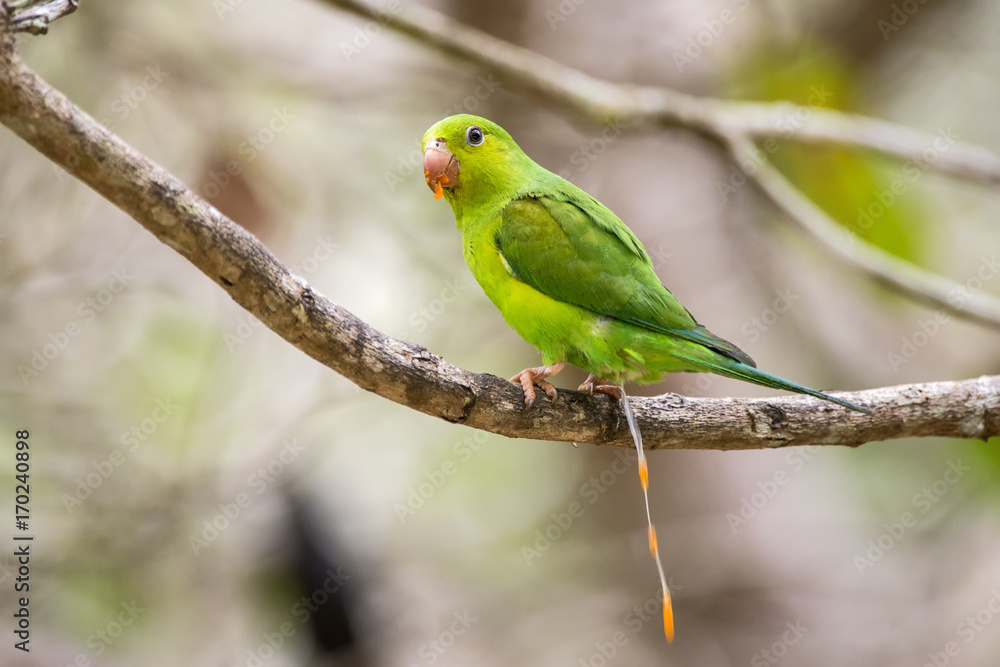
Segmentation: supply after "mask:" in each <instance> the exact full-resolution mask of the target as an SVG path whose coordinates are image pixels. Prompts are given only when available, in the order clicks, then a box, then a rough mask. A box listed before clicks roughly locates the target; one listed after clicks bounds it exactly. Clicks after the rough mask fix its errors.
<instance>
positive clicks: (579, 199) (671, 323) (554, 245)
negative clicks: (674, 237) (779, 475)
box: [496, 190, 754, 366]
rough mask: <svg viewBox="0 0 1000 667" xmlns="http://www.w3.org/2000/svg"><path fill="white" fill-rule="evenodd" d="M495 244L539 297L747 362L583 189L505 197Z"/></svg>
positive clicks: (620, 224)
mask: <svg viewBox="0 0 1000 667" xmlns="http://www.w3.org/2000/svg"><path fill="white" fill-rule="evenodd" d="M496 244H497V248H498V249H499V251H500V254H501V255H502V256H503V258H504V260H505V261H506V262H507V265H508V266H509V267H510V271H511V273H512V274H513V275H514V277H515V278H517V279H518V280H521V281H522V282H524V283H527V284H528V285H531V286H532V287H534V288H535V289H537V290H538V291H539V292H541V293H543V294H545V295H546V296H549V297H551V298H553V299H556V300H558V301H563V302H565V303H571V304H573V305H576V306H580V307H581V308H585V309H587V310H590V311H592V312H594V313H598V314H600V315H604V316H607V317H613V318H615V319H618V320H622V321H624V322H629V323H631V324H634V325H637V326H641V327H645V328H647V329H651V330H653V331H658V332H661V333H664V334H667V335H670V336H674V337H677V338H681V339H685V340H689V341H691V342H694V343H698V344H700V345H704V346H705V347H708V348H711V349H713V350H715V351H717V352H719V353H721V354H723V355H724V356H726V357H729V358H731V359H734V360H736V361H740V362H742V363H745V364H748V365H750V366H753V365H754V362H753V360H752V359H750V357H749V356H747V355H746V354H745V353H744V352H743V351H741V350H740V349H739V348H737V347H736V346H735V345H733V344H732V343H729V342H727V341H725V340H723V339H721V338H719V337H718V336H716V335H714V334H712V333H711V332H710V331H708V330H707V329H706V328H705V327H703V326H701V325H699V324H698V323H697V322H696V321H695V319H694V317H692V315H691V313H690V312H688V310H687V309H686V308H685V307H684V306H682V305H681V304H680V302H678V301H677V299H675V298H674V296H673V295H672V294H671V293H670V292H669V291H668V290H667V288H666V287H664V286H663V285H662V284H661V283H660V280H659V278H657V277H656V273H655V272H654V271H653V265H652V262H651V261H650V259H649V255H648V254H647V253H646V251H645V249H643V247H642V244H641V243H640V242H639V239H637V238H636V237H635V235H634V234H633V233H632V232H631V230H629V228H628V227H626V226H625V224H624V223H623V222H622V221H621V220H619V219H618V217H617V216H615V214H614V213H612V212H611V211H610V210H608V209H607V208H606V207H605V206H604V205H603V204H601V203H599V202H598V201H597V200H595V199H594V198H592V197H591V196H590V195H588V194H586V193H585V192H583V191H582V190H580V191H579V192H572V191H570V192H566V193H557V194H555V195H552V194H542V193H528V194H527V195H525V196H523V197H521V198H519V199H516V200H513V201H511V202H510V203H509V204H508V205H507V206H506V207H505V208H504V210H503V213H502V221H501V224H500V228H499V231H498V232H497V236H496Z"/></svg>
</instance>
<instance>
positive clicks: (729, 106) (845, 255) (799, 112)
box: [325, 0, 1000, 328]
mask: <svg viewBox="0 0 1000 667" xmlns="http://www.w3.org/2000/svg"><path fill="white" fill-rule="evenodd" d="M325 1H326V2H327V3H328V4H331V5H335V6H337V7H340V8H342V9H345V10H347V11H350V12H352V13H354V14H356V15H358V16H361V17H363V18H367V19H371V20H374V21H377V22H379V23H380V24H383V25H388V26H389V27H391V28H394V29H395V30H397V31H399V32H401V33H404V34H406V35H409V36H411V37H414V38H415V39H417V40H419V41H421V42H423V43H426V44H429V45H431V46H433V47H435V48H437V49H438V50H440V51H442V52H444V53H446V54H449V55H454V56H457V57H459V58H462V59H463V60H466V61H468V62H470V63H472V64H474V65H476V66H479V67H482V68H485V69H487V70H489V71H490V72H491V73H494V74H496V75H497V76H498V77H502V78H505V79H506V80H507V81H508V83H509V84H511V85H512V86H514V87H519V88H521V89H522V90H525V91H527V92H529V93H531V94H534V95H536V96H538V97H540V98H541V99H543V100H545V101H546V102H550V103H555V104H557V105H559V106H562V107H564V108H567V109H569V110H570V111H572V112H574V113H577V114H582V115H583V116H585V117H587V118H589V119H591V120H593V121H595V122H599V123H606V122H609V121H611V120H612V119H622V120H625V121H626V122H627V123H628V125H629V127H637V126H641V125H642V124H644V123H645V124H656V125H660V126H663V127H672V128H681V129H686V130H689V131H691V132H694V133H696V134H699V135H701V136H702V137H705V138H706V139H708V140H710V141H712V142H714V143H716V144H718V145H720V146H722V147H724V148H725V149H727V150H729V151H730V152H731V153H732V154H733V156H734V157H736V155H735V153H736V152H737V151H738V152H739V153H740V155H745V154H747V151H749V150H750V146H751V145H752V141H753V140H754V139H768V138H779V139H781V140H782V141H787V140H790V139H794V140H796V141H800V142H805V143H816V144H836V145H841V146H850V147H853V148H857V149H861V150H864V151H867V152H871V153H875V154H880V155H884V156H887V157H891V158H893V159H897V160H902V161H905V162H910V163H915V164H918V165H920V167H921V169H929V170H936V171H939V172H941V173H944V174H948V175H951V176H954V177H958V178H962V179H965V180H972V181H978V182H981V183H984V184H988V185H995V184H998V183H1000V157H998V156H997V155H995V154H994V153H992V152H990V151H988V150H986V149H985V148H982V147H979V146H974V145H971V144H967V143H963V142H960V141H955V140H954V139H953V138H951V137H949V143H948V146H947V149H946V150H941V149H940V148H939V147H935V142H938V141H939V140H940V137H939V136H938V135H934V134H927V133H924V132H919V131H917V130H914V129H911V128H908V127H904V126H901V125H897V124H895V123H890V122H887V121H883V120H879V119H875V118H869V117H866V116H861V115H858V114H851V113H845V112H841V111H836V110H833V109H825V108H822V107H819V106H802V105H797V104H793V103H791V102H742V101H729V100H720V99H714V98H709V97H696V96H694V95H687V94H685V93H681V92H679V91H676V90H671V89H669V88H665V87H655V86H636V85H629V84H616V83H611V82H608V81H603V80H601V79H597V78H595V77H592V76H590V75H588V74H585V73H583V72H581V71H579V70H576V69H573V68H571V67H567V66H566V65H563V64H561V63H558V62H556V61H554V60H551V59H550V58H546V57H545V56H542V55H540V54H538V53H535V52H533V51H530V50H528V49H525V48H523V47H520V46H516V45H514V44H510V43H509V42H505V41H503V40H500V39H497V38H496V37H493V36H491V35H487V34H485V33H483V32H480V31H478V30H475V29H473V28H470V27H468V26H466V25H463V24H462V23H459V22H457V21H455V20H454V19H451V18H449V17H447V16H445V15H443V14H441V13H439V12H435V11H433V10H430V9H427V8H425V7H421V6H420V5H416V4H409V5H407V6H406V7H405V8H402V9H400V11H398V12H394V13H385V12H383V11H381V10H380V9H378V8H376V7H373V6H372V5H369V4H367V3H366V2H360V1H359V0H325ZM943 130H947V128H943ZM952 134H953V133H952ZM928 155H930V156H931V158H929V157H928ZM737 162H739V160H738V159H737ZM751 177H752V178H755V180H757V182H758V185H760V187H761V189H762V190H763V191H764V192H765V194H767V195H768V197H769V198H771V199H772V200H773V201H775V203H777V204H778V205H779V208H781V209H782V210H783V211H784V212H785V213H786V214H787V216H788V217H789V219H790V220H791V222H792V223H793V224H794V225H795V226H797V227H798V228H800V229H802V230H804V231H807V232H808V233H809V235H810V236H811V237H812V238H813V239H814V240H815V241H817V242H818V243H819V244H820V245H821V246H822V247H824V248H826V249H827V250H828V251H829V252H831V253H832V254H834V255H835V256H837V257H838V258H840V259H841V260H842V261H844V262H846V263H847V264H849V265H851V266H853V267H854V268H856V269H857V270H859V271H861V272H863V273H864V274H866V275H868V276H870V277H872V278H874V279H876V280H878V281H880V282H882V283H884V284H886V285H888V286H890V287H892V288H893V289H895V290H897V291H899V292H900V293H901V294H904V295H906V296H908V297H910V298H914V299H916V300H918V301H920V302H923V303H925V304H929V305H931V306H932V307H937V308H941V309H943V310H946V311H948V312H950V313H952V314H953V315H955V316H956V317H961V318H965V319H968V320H970V321H974V322H977V323H979V324H984V325H987V326H990V327H994V328H1000V300H998V299H996V298H992V297H989V296H988V295H985V294H982V293H980V294H975V295H966V296H965V298H962V299H954V298H953V299H949V298H948V296H949V295H954V294H958V293H961V290H962V288H961V286H960V285H958V284H957V283H955V282H954V281H952V280H949V279H947V278H944V277H942V276H939V275H937V274H934V273H932V272H930V271H927V270H925V269H921V268H920V267H918V266H916V265H914V264H912V263H909V262H907V261H905V260H902V259H900V258H897V257H893V256H892V255H890V254H888V253H886V252H884V251H882V250H880V249H879V248H877V247H875V246H872V245H871V244H869V243H868V242H867V241H864V240H863V239H861V238H860V237H856V238H854V239H853V241H852V242H851V243H850V244H847V243H845V242H843V241H842V235H841V234H840V233H839V232H838V228H839V225H837V224H836V223H835V222H834V221H833V220H831V219H830V217H829V216H828V215H826V214H825V213H823V212H822V211H820V210H819V209H818V207H816V206H815V204H813V203H812V202H811V201H810V200H809V199H808V198H807V197H805V195H803V194H802V193H801V192H799V191H798V190H796V189H795V188H794V186H792V185H791V184H789V183H788V182H787V181H785V180H784V179H783V177H781V175H780V173H778V172H777V171H776V170H775V169H774V168H772V167H768V168H766V169H764V170H762V171H761V172H758V173H756V174H752V175H751ZM778 179H781V182H780V183H779V182H778ZM776 196H777V197H776ZM803 215H804V216H805V217H800V216H803Z"/></svg>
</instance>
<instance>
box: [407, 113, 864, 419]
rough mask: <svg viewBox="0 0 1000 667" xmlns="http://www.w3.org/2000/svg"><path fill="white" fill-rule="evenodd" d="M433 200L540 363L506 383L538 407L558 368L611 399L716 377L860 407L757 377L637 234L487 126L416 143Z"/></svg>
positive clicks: (449, 122)
mask: <svg viewBox="0 0 1000 667" xmlns="http://www.w3.org/2000/svg"><path fill="white" fill-rule="evenodd" d="M421 148H422V149H423V151H424V176H425V178H426V180H427V184H428V185H429V186H430V188H431V190H433V191H434V197H435V198H436V199H440V198H441V197H442V196H443V197H444V198H445V200H446V201H447V202H448V203H449V204H451V208H452V210H453V211H454V213H455V222H456V224H457V225H458V228H459V229H460V230H462V245H463V250H464V254H465V261H466V262H467V263H468V265H469V268H470V269H471V270H472V274H473V275H474V276H475V277H476V280H477V281H478V282H479V284H480V285H481V286H482V288H483V291H484V292H486V295H487V296H488V297H489V298H490V300H492V301H493V303H494V304H496V307H497V308H499V309H500V312H501V313H502V314H503V316H504V319H506V320H507V323H508V324H509V325H510V326H511V327H513V328H514V330H515V331H517V333H518V334H520V335H521V337H522V338H524V339H525V340H526V341H528V342H529V343H531V344H532V345H534V346H535V347H536V348H538V351H539V352H541V354H542V363H543V364H544V365H542V366H539V367H536V368H527V369H525V370H523V371H521V372H520V373H518V374H517V375H516V376H514V377H513V378H511V381H512V382H517V383H519V384H520V385H521V386H522V387H523V390H524V400H525V403H526V404H527V405H528V406H529V407H531V406H532V405H533V404H534V402H535V386H536V385H537V386H538V387H541V388H542V389H543V390H544V391H545V392H546V393H547V394H548V395H549V396H550V397H551V398H552V399H553V400H555V398H556V396H557V392H556V389H555V387H553V386H552V384H551V383H550V382H549V381H548V378H549V377H551V376H553V375H555V374H556V373H558V372H559V371H560V370H562V368H563V366H564V365H565V364H566V363H571V364H573V365H575V366H579V367H580V368H583V369H585V370H587V371H590V377H589V378H587V380H586V381H585V382H584V383H583V384H582V385H581V386H580V390H581V391H588V392H591V393H593V392H598V393H606V394H610V395H612V396H615V397H617V398H619V399H621V397H622V390H621V388H620V387H619V386H618V385H620V384H621V383H623V382H638V383H650V382H656V381H658V380H660V379H661V378H662V377H663V375H664V374H665V373H673V372H678V371H688V372H702V373H706V372H707V373H716V374H718V375H723V376H726V377H731V378H736V379H738V380H745V381H747V382H753V383H754V384H759V385H763V386H765V387H772V388H774V389H783V390H785V391H792V392H797V393H800V394H809V395H810V396H816V397H818V398H822V399H825V400H827V401H831V402H833V403H836V404H837V405H840V406H843V407H845V408H848V409H850V410H856V411H858V412H863V413H865V414H871V411H870V410H868V409H867V408H864V407H861V406H859V405H855V404H854V403H850V402H848V401H845V400H843V399H840V398H837V397H835V396H830V395H827V394H824V393H822V392H819V391H816V390H815V389H810V388H808V387H804V386H802V385H799V384H795V383H794V382H789V381H788V380H785V379H782V378H780V377H777V376H775V375H771V374H770V373H765V372H764V371H761V370H758V369H757V368H756V364H755V363H754V361H753V359H751V358H750V357H749V356H748V355H747V354H746V353H745V352H743V351H742V350H740V349H739V348H738V347H736V346H735V345H733V344H732V343H730V342H728V341H726V340H723V339H722V338H720V337H718V336H716V335H715V334H713V333H712V332H710V331H709V330H708V329H706V328H705V327H703V326H702V325H700V324H698V322H696V321H695V319H694V317H693V316H692V315H691V313H690V312H688V310H687V309H686V308H685V307H684V306H682V305H681V304H680V302H678V301H677V299H675V298H674V296H673V295H672V294H671V293H670V292H669V291H668V290H667V288H666V287H664V286H663V285H662V284H661V283H660V280H659V278H657V277H656V273H655V272H654V271H653V263H652V261H651V260H650V257H649V255H648V254H647V253H646V250H645V249H644V248H643V246H642V243H640V242H639V239H637V238H636V236H635V234H633V233H632V231H631V230H630V229H629V228H628V227H626V226H625V224H624V223H623V222H622V221H621V220H620V219H619V218H618V217H617V216H616V215H615V214H614V213H612V212H611V211H610V210H609V209H608V208H607V207H605V206H604V205H603V204H601V203H600V202H599V201H597V200H596V199H594V198H593V197H591V196H590V195H588V194H587V193H586V192H584V191H583V190H581V189H580V188H578V187H576V186H575V185H573V184H572V183H570V182H569V181H567V180H565V179H563V178H561V177H560V176H557V175H556V174H553V173H552V172H550V171H548V170H546V169H544V168H543V167H541V166H539V165H538V164H536V163H535V162H534V161H533V160H532V159H531V158H529V157H528V156H527V155H525V154H524V152H523V151H522V150H521V149H520V147H518V145H517V144H516V143H514V140H513V139H511V137H510V135H509V134H507V132H506V131H504V129H503V128H501V127H500V126H499V125H497V124H496V123H493V122H491V121H489V120H486V119H485V118H480V117H478V116H472V115H468V114H461V115H457V116H451V117H449V118H445V119H444V120H442V121H440V122H438V123H436V124H435V125H433V126H432V127H431V128H430V129H429V130H427V132H426V133H425V134H424V137H423V140H422V142H421Z"/></svg>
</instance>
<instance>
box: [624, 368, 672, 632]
mask: <svg viewBox="0 0 1000 667" xmlns="http://www.w3.org/2000/svg"><path fill="white" fill-rule="evenodd" d="M619 389H620V391H621V403H622V408H623V409H624V410H625V420H626V421H627V422H628V430H629V431H630V432H631V433H632V442H634V443H635V451H636V452H637V453H638V455H639V482H640V483H641V484H642V495H643V497H644V498H645V499H646V522H647V524H648V525H649V554H650V555H651V556H652V557H653V560H655V561H656V571H657V573H658V574H659V575H660V590H661V593H662V597H663V634H664V635H666V637H667V642H668V643H673V641H674V608H673V606H672V605H671V602H670V588H669V587H668V586H667V576H666V575H665V574H664V573H663V563H662V562H660V548H659V546H658V545H657V542H656V529H655V528H654V527H653V515H652V513H651V512H650V509H649V465H648V464H647V463H646V452H645V451H644V450H643V448H642V434H641V433H640V432H639V423H638V422H637V421H636V419H635V413H634V412H632V404H631V403H629V400H628V396H627V395H626V394H625V387H620V388H619Z"/></svg>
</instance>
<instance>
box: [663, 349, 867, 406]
mask: <svg viewBox="0 0 1000 667" xmlns="http://www.w3.org/2000/svg"><path fill="white" fill-rule="evenodd" d="M678 356H682V355H678ZM682 358H683V359H684V360H685V361H690V362H691V363H694V364H697V365H699V366H702V367H704V368H705V370H707V371H711V372H712V373H716V374H717V375H724V376H726V377H731V378H735V379H737V380H743V381H745V382H753V383H754V384H759V385H761V386H763V387H771V388H772V389H782V390H784V391H791V392H795V393H796V394H808V395H809V396H815V397H816V398H822V399H823V400H825V401H830V402H831V403H836V404H837V405H840V406H842V407H845V408H847V409H848V410H854V411H855V412H860V413H863V414H866V415H870V414H872V411H871V410H869V409H868V408H866V407H863V406H860V405H857V404H855V403H851V402H850V401H845V400H844V399H842V398H837V397H836V396H830V395H829V394H824V393H823V392H821V391H816V390H815V389H810V388H809V387H803V386H802V385H800V384H796V383H794V382H791V381H789V380H786V379H784V378H780V377H778V376H777V375H771V374H770V373H767V372H765V371H762V370H760V369H758V368H754V367H753V366H747V365H746V364H744V363H740V362H739V361H735V360H733V359H727V358H725V357H718V358H717V359H706V358H704V357H702V356H701V355H699V356H697V357H696V356H695V355H691V356H690V357H688V356H687V355H684V356H682Z"/></svg>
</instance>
